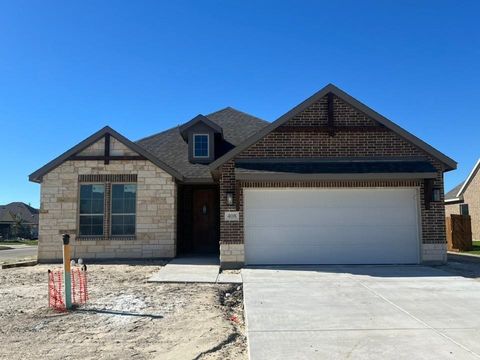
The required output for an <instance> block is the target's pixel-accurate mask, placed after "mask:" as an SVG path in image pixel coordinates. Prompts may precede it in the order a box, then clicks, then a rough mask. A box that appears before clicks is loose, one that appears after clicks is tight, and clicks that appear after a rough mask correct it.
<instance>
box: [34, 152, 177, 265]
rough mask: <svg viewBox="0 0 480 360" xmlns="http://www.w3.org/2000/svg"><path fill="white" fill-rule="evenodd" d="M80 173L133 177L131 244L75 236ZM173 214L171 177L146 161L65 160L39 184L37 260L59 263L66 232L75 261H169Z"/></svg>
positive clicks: (172, 252)
mask: <svg viewBox="0 0 480 360" xmlns="http://www.w3.org/2000/svg"><path fill="white" fill-rule="evenodd" d="M94 145H96V144H94ZM92 150H93V149H92ZM83 174H137V214H136V215H137V217H136V232H137V233H136V237H135V239H134V240H87V239H78V238H77V236H76V235H77V224H78V192H79V182H78V177H79V175H83ZM176 213H177V211H176V184H175V181H174V179H173V178H172V176H171V175H169V174H168V173H166V172H165V171H163V170H162V169H160V168H159V167H157V166H156V165H154V164H152V163H151V162H149V161H148V160H135V161H112V162H110V164H108V165H105V164H104V163H103V161H83V160H82V161H67V162H65V163H63V164H62V165H60V166H59V167H57V168H55V169H54V170H52V171H51V172H49V173H48V174H46V175H45V176H44V177H43V180H42V184H41V206H40V223H39V248H38V259H39V261H43V262H47V261H55V260H60V259H62V246H61V234H62V233H69V234H70V236H71V244H72V256H73V257H75V258H78V257H82V258H86V259H108V258H122V259H124V258H143V259H145V258H171V257H174V256H175V255H176Z"/></svg>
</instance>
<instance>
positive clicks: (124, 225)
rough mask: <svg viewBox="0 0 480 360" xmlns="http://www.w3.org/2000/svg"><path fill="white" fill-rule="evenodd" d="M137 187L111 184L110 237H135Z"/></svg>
mask: <svg viewBox="0 0 480 360" xmlns="http://www.w3.org/2000/svg"><path fill="white" fill-rule="evenodd" d="M136 200H137V185H135V184H112V205H111V206H112V208H111V212H112V216H111V232H110V233H111V235H113V236H123V235H135V214H136Z"/></svg>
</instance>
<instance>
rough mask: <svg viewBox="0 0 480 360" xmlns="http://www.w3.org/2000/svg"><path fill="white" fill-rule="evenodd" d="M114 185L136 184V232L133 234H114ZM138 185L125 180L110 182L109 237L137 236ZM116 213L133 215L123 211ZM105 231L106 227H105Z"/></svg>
mask: <svg viewBox="0 0 480 360" xmlns="http://www.w3.org/2000/svg"><path fill="white" fill-rule="evenodd" d="M113 185H135V188H136V189H135V213H134V214H133V215H135V232H134V233H133V234H128V235H112V216H113V211H112V205H113V204H112V203H113V196H112V188H113ZM137 195H138V185H137V183H136V182H124V181H112V182H111V183H110V199H108V200H109V212H108V217H109V223H108V229H107V230H108V238H109V239H117V238H119V239H123V238H131V237H136V236H137V209H138V206H137V199H138V196H137ZM115 215H132V214H130V213H122V214H115ZM104 232H105V229H104Z"/></svg>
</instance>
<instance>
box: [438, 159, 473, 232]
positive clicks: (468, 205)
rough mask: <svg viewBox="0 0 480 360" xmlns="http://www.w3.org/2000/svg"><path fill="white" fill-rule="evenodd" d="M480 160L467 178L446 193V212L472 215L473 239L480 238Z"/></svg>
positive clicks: (448, 213) (447, 214) (447, 213)
mask: <svg viewBox="0 0 480 360" xmlns="http://www.w3.org/2000/svg"><path fill="white" fill-rule="evenodd" d="M479 169H480V160H478V161H477V163H476V164H475V166H474V167H473V169H472V171H471V172H470V174H469V175H468V177H467V179H466V180H465V181H463V182H461V183H460V184H458V185H457V186H455V187H454V188H453V189H452V190H450V191H449V192H448V193H446V194H445V214H446V216H450V215H452V214H457V215H470V218H471V224H472V239H473V240H474V241H479V240H480V176H479V175H478V170H479Z"/></svg>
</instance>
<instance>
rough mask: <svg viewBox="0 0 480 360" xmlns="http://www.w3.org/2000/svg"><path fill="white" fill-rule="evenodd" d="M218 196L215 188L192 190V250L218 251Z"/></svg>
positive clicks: (203, 251)
mask: <svg viewBox="0 0 480 360" xmlns="http://www.w3.org/2000/svg"><path fill="white" fill-rule="evenodd" d="M217 204H218V197H217V191H216V190H215V189H195V190H194V191H193V244H192V245H193V251H194V252H198V253H214V252H217V251H218V229H217V228H218V225H217V224H218V206H217Z"/></svg>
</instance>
